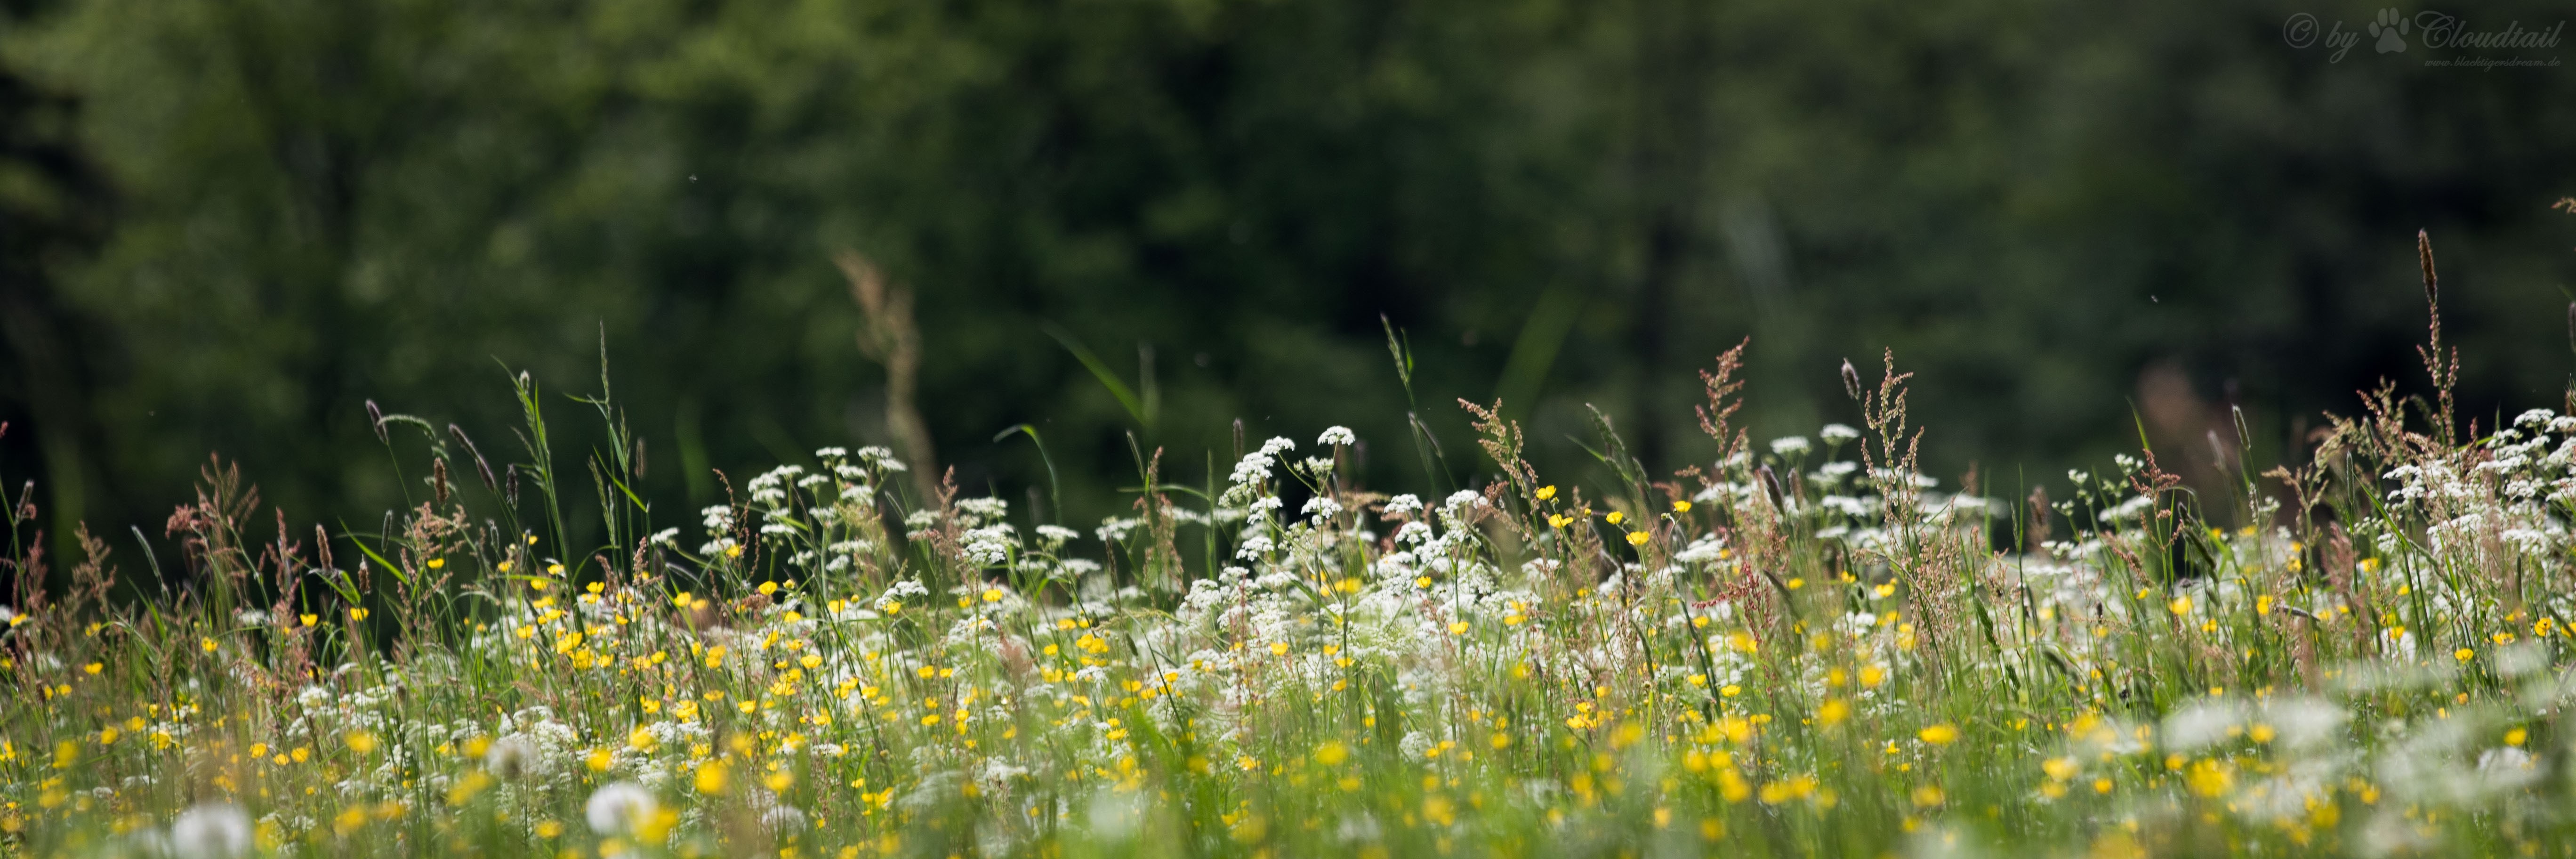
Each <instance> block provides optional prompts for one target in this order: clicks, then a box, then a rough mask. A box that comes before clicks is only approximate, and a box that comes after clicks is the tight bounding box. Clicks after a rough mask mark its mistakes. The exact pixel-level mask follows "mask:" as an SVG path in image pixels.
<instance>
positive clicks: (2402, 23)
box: [2370, 8, 2414, 54]
mask: <svg viewBox="0 0 2576 859" xmlns="http://www.w3.org/2000/svg"><path fill="white" fill-rule="evenodd" d="M2412 29H2414V27H2413V26H2412V25H2410V24H2408V23H2407V22H2406V16H2404V15H2400V14H2397V10H2396V9H2393V8H2391V9H2381V10H2379V19H2378V20H2375V21H2372V22H2370V34H2371V35H2373V36H2378V37H2379V52H2380V53H2383V54H2402V53H2405V52H2406V36H2405V34H2406V32H2407V31H2409V30H2412Z"/></svg>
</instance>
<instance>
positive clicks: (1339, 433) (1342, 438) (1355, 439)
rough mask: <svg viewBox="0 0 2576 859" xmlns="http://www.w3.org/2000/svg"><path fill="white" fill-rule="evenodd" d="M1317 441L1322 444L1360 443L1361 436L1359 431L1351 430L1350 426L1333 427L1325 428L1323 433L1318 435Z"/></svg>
mask: <svg viewBox="0 0 2576 859" xmlns="http://www.w3.org/2000/svg"><path fill="white" fill-rule="evenodd" d="M1315 443H1316V444H1321V445H1353V444H1358V443H1360V437H1359V435H1358V434H1357V433H1353V432H1351V428H1350V427H1333V428H1331V429H1327V430H1324V434H1323V435H1321V436H1317V437H1316V438H1315Z"/></svg>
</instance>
